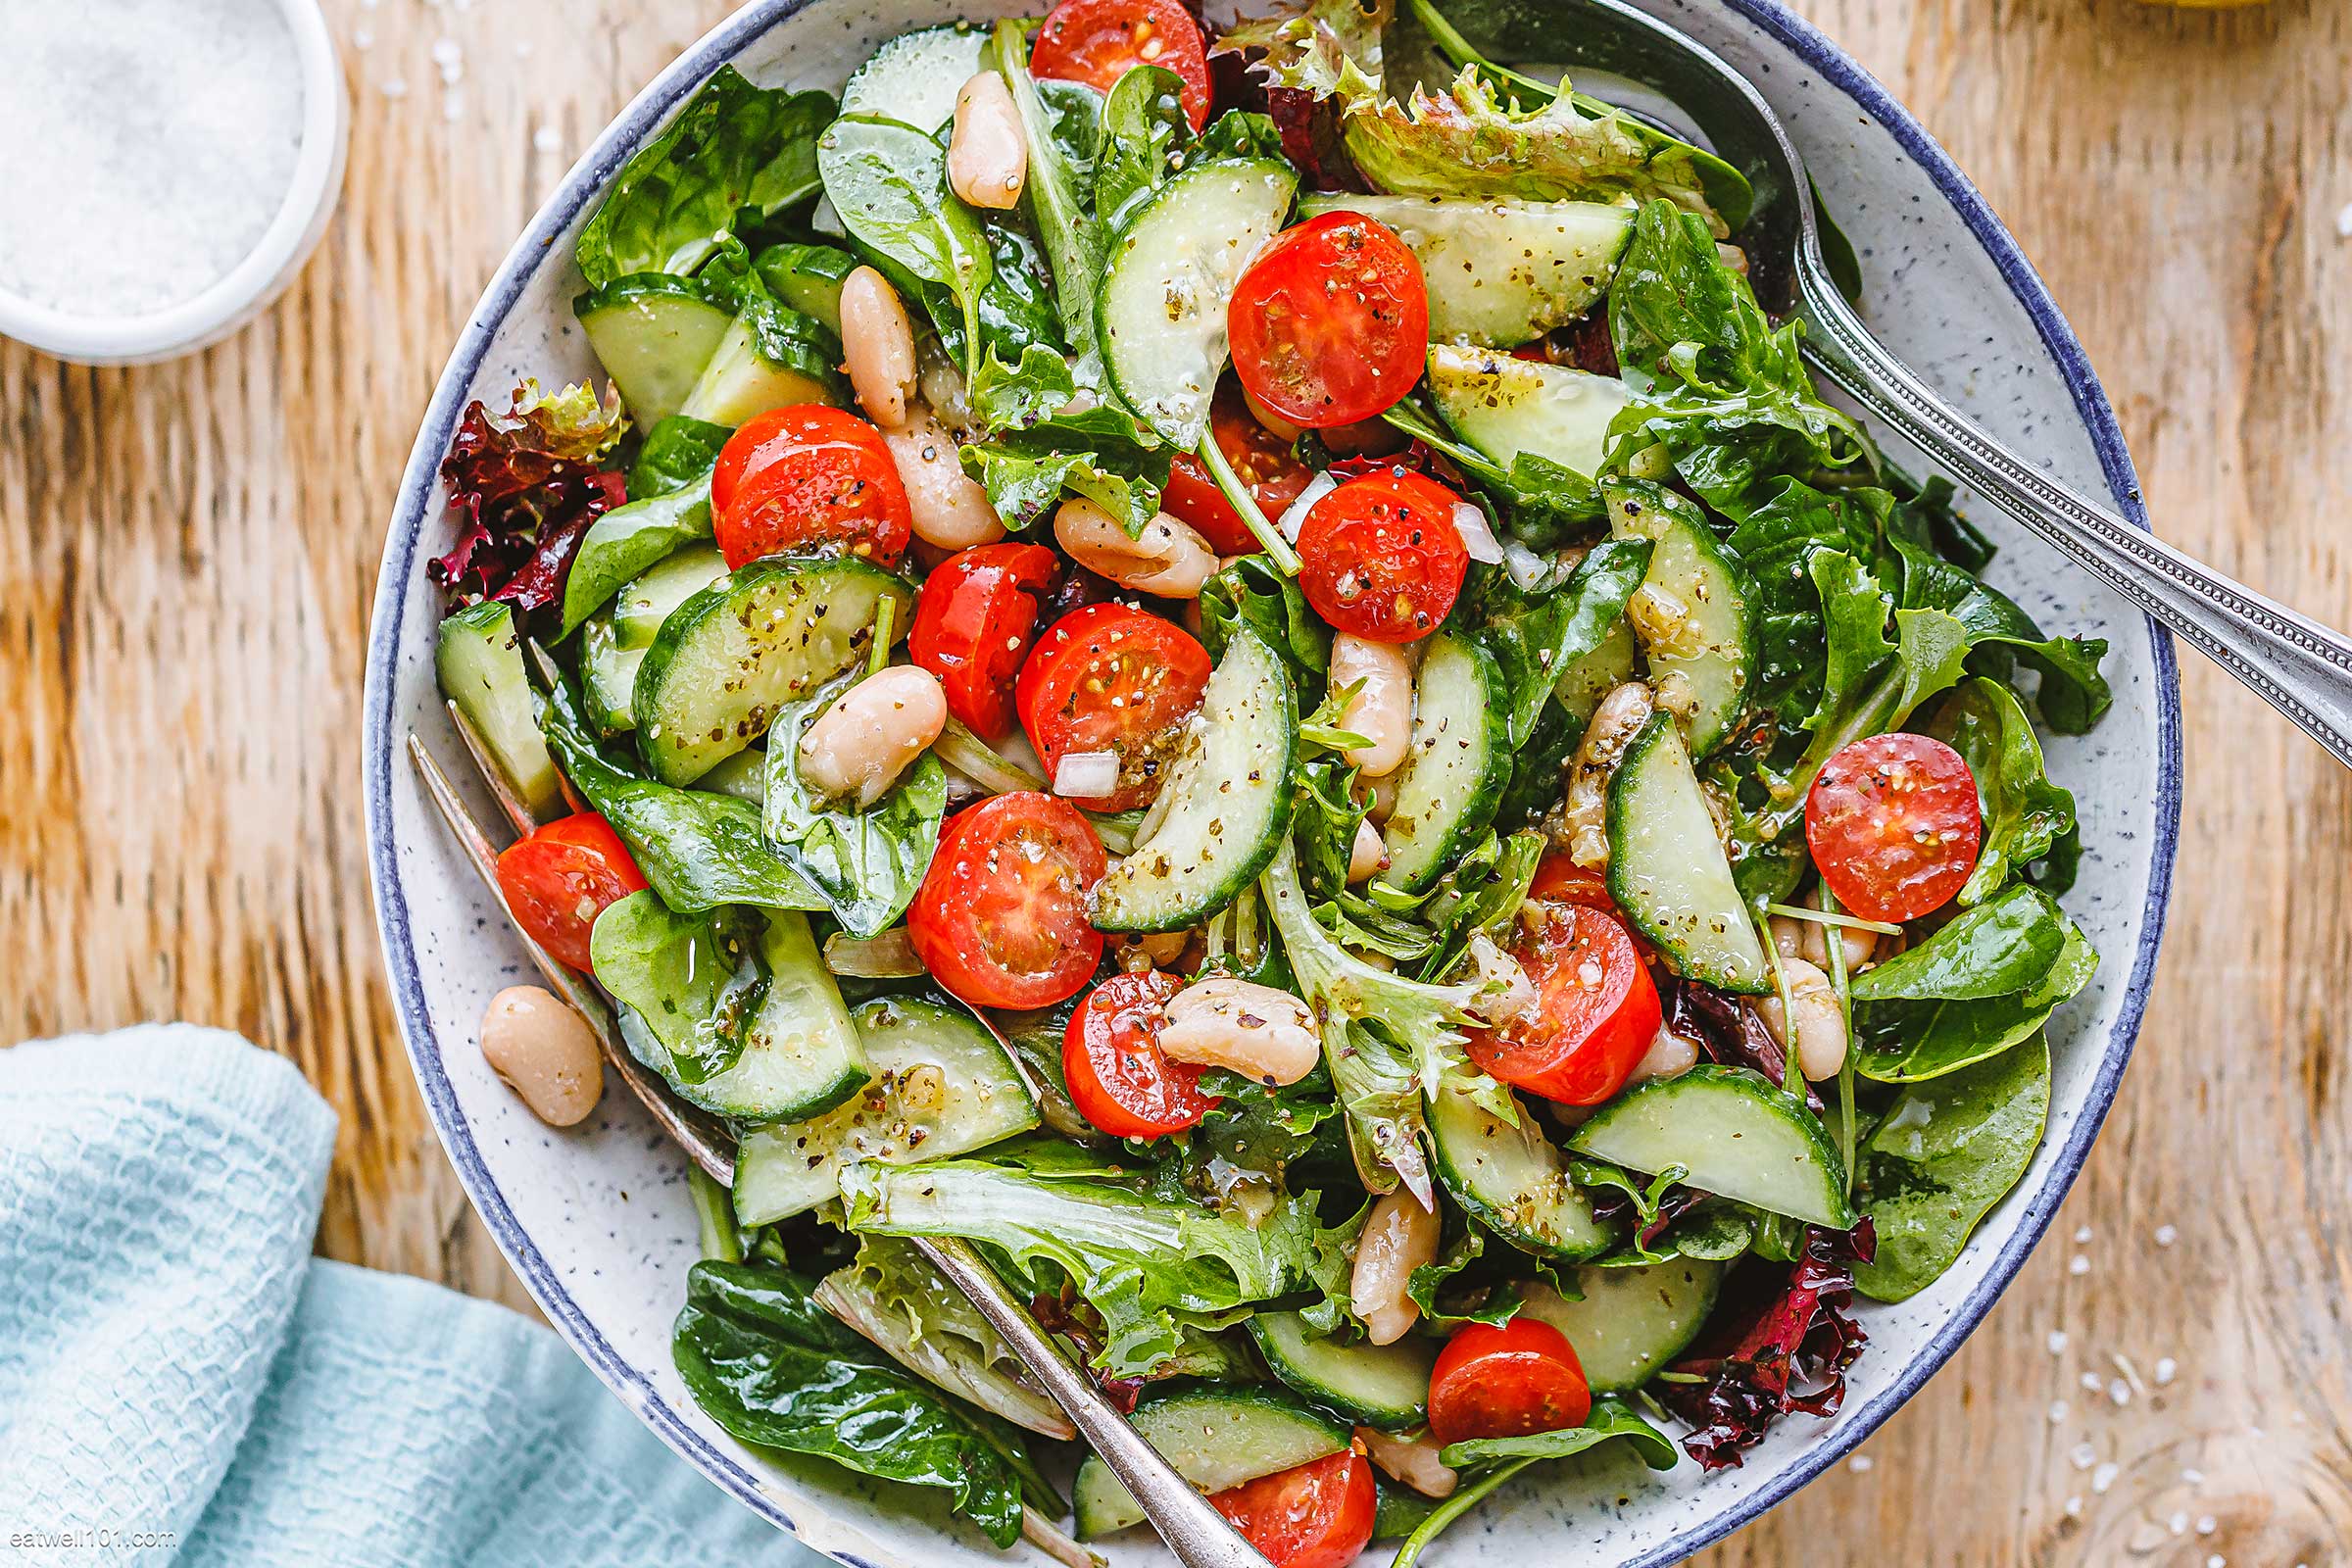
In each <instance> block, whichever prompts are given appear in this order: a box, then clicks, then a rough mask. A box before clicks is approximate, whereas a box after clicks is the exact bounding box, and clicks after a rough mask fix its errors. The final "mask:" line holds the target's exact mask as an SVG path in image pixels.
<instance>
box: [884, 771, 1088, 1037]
mask: <svg viewBox="0 0 2352 1568" xmlns="http://www.w3.org/2000/svg"><path fill="white" fill-rule="evenodd" d="M1104 864H1105V862H1104V860H1103V841H1102V840H1101V839H1099V838H1097V837H1095V828H1094V824H1093V823H1091V822H1089V821H1088V820H1087V819H1086V818H1085V817H1083V816H1081V815H1079V814H1078V809H1077V808H1076V807H1074V806H1072V805H1070V803H1069V802H1067V801H1060V800H1055V799H1054V797H1053V796H1051V795H1041V794H1038V793H1037V792H1035V791H1030V790H1024V791H1021V792H1019V793H1017V794H1012V795H999V796H996V797H994V798H992V799H990V800H985V801H982V802H981V803H980V804H979V805H977V806H969V807H966V808H964V809H962V810H960V811H958V812H956V814H955V815H954V816H952V817H950V818H948V820H947V823H946V825H945V826H943V827H942V828H941V829H940V833H939V849H938V850H937V852H935V853H934V854H933V855H932V857H931V869H930V870H928V871H926V872H924V873H923V885H922V886H921V887H919V888H917V889H916V890H915V894H914V902H913V904H912V905H910V906H909V907H907V939H908V940H909V941H910V942H912V943H913V944H914V951H915V955H916V956H918V957H920V958H921V959H922V960H923V966H924V967H925V968H927V969H929V970H930V971H931V973H932V976H933V977H934V978H935V979H937V980H938V981H939V983H940V984H941V985H944V986H946V987H947V988H948V989H949V990H950V991H953V992H954V993H956V996H958V997H960V998H962V999H963V1000H964V1001H965V1002H968V1003H971V1004H973V1005H975V1006H982V1007H1050V1006H1052V1005H1054V1004H1055V1003H1056V1002H1059V1001H1061V1000H1062V999H1063V998H1065V997H1072V996H1075V995H1077V993H1078V989H1079V988H1080V987H1081V986H1083V985H1085V984H1086V981H1087V977H1088V976H1089V975H1092V974H1093V973H1094V972H1095V966H1096V965H1097V964H1098V963H1101V962H1102V961H1103V933H1102V932H1100V931H1097V930H1096V929H1095V928H1094V927H1093V926H1092V925H1091V924H1089V923H1088V922H1087V918H1086V896H1087V894H1088V892H1089V891H1091V890H1092V889H1093V887H1094V885H1095V883H1096V882H1098V881H1099V880H1101V879H1102V876H1103V866H1104Z"/></svg>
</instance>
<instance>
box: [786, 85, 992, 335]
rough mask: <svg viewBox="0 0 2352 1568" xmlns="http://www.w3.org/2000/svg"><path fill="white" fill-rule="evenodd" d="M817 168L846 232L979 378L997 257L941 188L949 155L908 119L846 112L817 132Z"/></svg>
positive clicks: (969, 213)
mask: <svg viewBox="0 0 2352 1568" xmlns="http://www.w3.org/2000/svg"><path fill="white" fill-rule="evenodd" d="M816 167H817V172H818V173H819V174H821V175H822V176H823V178H824V183H825V195H826V196H827V197H829V198H830V199H831V200H832V203H833V207H834V210H835V211H836V212H838V213H839V214H840V215H841V221H842V226H843V227H844V228H846V229H848V230H849V233H850V237H851V238H852V239H853V240H855V241H857V243H858V246H859V247H860V248H861V249H862V250H864V251H865V252H867V253H868V254H869V255H871V256H872V257H873V258H874V259H875V261H876V263H877V265H879V266H880V268H881V270H883V272H884V273H885V274H886V275H888V276H889V277H890V280H891V282H892V284H893V285H894V286H896V287H897V288H898V289H899V292H900V293H901V294H902V295H908V296H912V297H914V298H917V299H920V300H921V301H922V302H923V306H924V309H925V310H926V311H927V312H928V313H929V314H930V316H931V318H932V320H933V322H934V324H936V325H939V326H940V327H941V330H942V332H943V333H945V332H946V331H948V330H949V329H950V328H951V327H953V328H954V329H955V330H956V331H957V332H958V333H959V334H960V340H961V342H962V344H963V348H964V360H965V367H964V373H965V375H966V377H967V378H976V377H977V376H978V374H979V364H978V354H979V345H980V297H981V293H982V291H983V290H984V289H985V288H986V287H987V286H988V282H989V279H990V277H991V276H992V275H993V274H994V271H995V256H994V254H993V252H992V251H991V250H990V248H989V241H988V235H987V233H986V232H985V231H984V230H983V229H982V227H981V223H980V220H979V219H978V218H976V217H974V216H973V214H972V211H971V209H970V208H968V207H966V206H964V205H963V203H962V202H961V201H959V200H957V199H956V195H955V193H954V192H953V191H951V190H950V189H949V188H948V168H947V154H946V152H945V151H944V150H942V148H941V147H940V145H939V143H938V142H936V141H934V140H933V139H932V138H931V137H929V136H926V135H924V134H923V133H922V132H921V131H919V130H917V129H915V128H914V127H913V126H912V125H903V124H901V123H898V122H897V121H895V120H880V119H875V118H872V117H870V116H864V115H844V116H843V117H841V118H840V119H839V120H836V121H834V122H833V123H832V125H831V127H830V128H829V129H827V130H826V132H825V133H824V135H823V136H822V137H820V138H819V139H818V141H817V144H816Z"/></svg>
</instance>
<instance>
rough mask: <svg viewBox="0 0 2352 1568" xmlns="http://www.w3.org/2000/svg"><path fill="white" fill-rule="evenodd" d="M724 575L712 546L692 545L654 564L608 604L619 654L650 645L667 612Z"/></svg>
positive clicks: (723, 561) (724, 568)
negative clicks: (611, 611)
mask: <svg viewBox="0 0 2352 1568" xmlns="http://www.w3.org/2000/svg"><path fill="white" fill-rule="evenodd" d="M726 574H727V563H726V558H725V557H723V556H721V555H720V554H719V553H718V549H717V547H716V546H714V545H693V546H689V547H688V548H686V549H684V550H680V551H678V552H676V553H675V554H674V555H671V556H668V557H665V558H664V559H662V561H659V562H657V563H655V564H654V566H653V567H652V569H651V570H649V571H647V572H646V574H645V575H644V576H642V577H640V578H638V579H637V580H636V581H635V582H633V583H630V584H629V585H628V586H627V587H626V588H623V589H622V590H621V591H620V597H618V598H617V599H615V600H613V636H614V637H615V638H617V639H618V643H619V647H620V648H621V649H622V651H624V652H627V651H630V650H642V649H647V648H651V647H653V646H654V638H655V637H656V636H657V635H658V634H659V633H660V632H661V630H662V622H663V621H665V620H667V619H668V618H669V615H670V612H671V611H674V610H676V609H677V608H678V607H679V606H680V605H682V604H684V603H685V602H686V601H687V600H689V599H692V598H693V597H694V596H695V595H696V594H699V593H701V592H702V591H703V590H704V589H706V588H708V587H710V586H711V584H712V583H714V582H716V581H718V579H719V578H721V577H724V576H725V575H726Z"/></svg>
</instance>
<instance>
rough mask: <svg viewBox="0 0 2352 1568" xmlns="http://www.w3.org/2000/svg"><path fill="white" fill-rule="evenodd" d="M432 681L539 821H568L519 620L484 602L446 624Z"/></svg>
mask: <svg viewBox="0 0 2352 1568" xmlns="http://www.w3.org/2000/svg"><path fill="white" fill-rule="evenodd" d="M433 675H434V678H435V679H437V680H438V681H439V682H440V683H441V695H442V696H444V697H446V698H448V699H449V700H450V701H451V702H453V703H455V704H457V705H458V711H459V712H461V713H464V714H465V715H466V722H467V723H469V724H471V725H472V726H473V732H474V734H475V735H477V736H479V737H480V738H481V742H482V748H483V750H485V751H487V752H488V753H489V754H490V760H491V761H492V762H494V763H495V764H497V767H498V770H499V771H500V772H501V773H503V774H505V775H506V779H507V783H508V784H509V786H511V787H512V788H513V789H514V791H515V794H516V795H517V796H519V797H520V798H521V799H522V801H523V802H524V804H526V805H527V806H529V807H530V809H531V812H532V814H533V815H535V816H538V817H540V818H542V819H544V818H547V817H551V816H561V815H563V814H564V813H563V805H564V789H563V786H562V784H561V783H559V782H558V780H557V776H556V760H555V759H554V758H553V757H551V756H549V755H548V751H547V740H546V738H545V737H544V736H542V735H541V734H540V733H539V715H538V711H537V710H535V709H534V708H533V707H532V706H531V682H530V677H529V676H528V675H527V674H526V673H524V671H523V667H522V642H521V639H520V638H519V637H518V636H517V635H516V634H515V612H514V611H513V610H512V609H510V608H509V607H508V606H506V605H504V604H501V603H499V602H498V601H496V600H485V601H484V602H483V603H481V604H478V605H470V606H467V607H466V609H464V610H461V611H459V612H458V613H456V614H454V615H451V616H449V617H448V618H447V619H445V620H443V621H442V622H441V630H440V636H439V640H438V641H437V642H436V643H435V644H434V647H433Z"/></svg>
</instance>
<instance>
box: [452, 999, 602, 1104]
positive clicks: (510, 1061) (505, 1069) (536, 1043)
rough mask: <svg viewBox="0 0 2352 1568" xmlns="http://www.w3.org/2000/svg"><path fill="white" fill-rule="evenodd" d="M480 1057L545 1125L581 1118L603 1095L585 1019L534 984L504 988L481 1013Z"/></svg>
mask: <svg viewBox="0 0 2352 1568" xmlns="http://www.w3.org/2000/svg"><path fill="white" fill-rule="evenodd" d="M482 1056H483V1059H485V1060H486V1061H488V1062H489V1063H490V1069H491V1071H493V1072H495V1073H497V1074H498V1075H499V1077H501V1078H502V1079H504V1080H506V1084H507V1087H508V1088H510V1089H512V1090H514V1091H515V1093H516V1094H517V1095H520V1096H521V1097H522V1103H524V1104H526V1105H528V1106H530V1107H531V1114H532V1115H534V1116H536V1117H538V1118H539V1119H540V1120H541V1121H543V1122H545V1123H547V1124H548V1125H549V1126H550V1127H572V1126H576V1125H578V1124H579V1123H580V1122H582V1121H584V1120H586V1119H587V1116H588V1113H589V1112H590V1111H592V1110H594V1109H596V1103H597V1101H599V1100H600V1099H602V1098H603V1097H604V1093H605V1064H604V1059H603V1057H602V1056H601V1055H599V1054H598V1053H597V1049H596V1036H595V1035H594V1034H592V1033H591V1032H590V1031H589V1028H588V1021H587V1020H586V1019H585V1018H582V1017H581V1016H580V1015H579V1014H578V1013H576V1012H574V1011H572V1010H571V1009H570V1008H569V1007H567V1006H565V1005H564V1004H563V1003H561V1002H559V1001H557V1000H556V998H555V996H554V994H553V993H551V992H548V991H545V990H543V989H541V988H540V987H538V986H509V987H508V988H507V989H506V990H504V991H501V992H500V993H499V994H498V995H497V996H495V997H492V998H491V999H490V1006H489V1008H488V1009H487V1010H486V1011H485V1012H483V1014H482Z"/></svg>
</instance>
